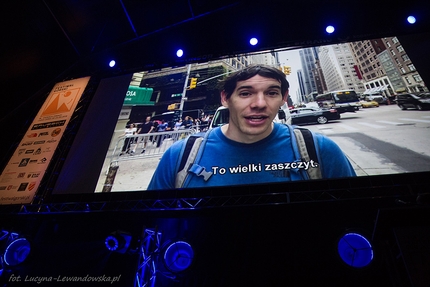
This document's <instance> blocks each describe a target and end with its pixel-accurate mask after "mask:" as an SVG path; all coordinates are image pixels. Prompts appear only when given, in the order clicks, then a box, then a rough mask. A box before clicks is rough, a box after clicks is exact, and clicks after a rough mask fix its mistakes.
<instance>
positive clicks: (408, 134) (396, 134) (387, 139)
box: [306, 105, 430, 176]
mask: <svg viewBox="0 0 430 287" xmlns="http://www.w3.org/2000/svg"><path fill="white" fill-rule="evenodd" d="M306 127H307V128H308V129H310V130H312V131H315V132H319V133H322V134H325V135H326V136H328V137H329V138H331V139H333V140H334V141H335V142H336V143H337V144H338V145H339V146H340V147H341V149H342V150H343V151H344V152H345V154H346V155H347V156H348V158H349V159H350V160H351V163H352V164H353V166H354V169H355V170H356V172H357V174H358V175H359V176H361V175H378V174H389V173H399V172H418V171H428V170H430V149H429V148H428V146H429V143H430V111H418V110H406V111H403V110H400V109H399V108H398V107H397V106H396V105H390V106H385V105H384V106H380V107H378V108H367V109H361V110H360V111H358V112H356V113H344V114H342V117H341V120H339V121H333V122H330V123H327V124H325V125H307V126H306Z"/></svg>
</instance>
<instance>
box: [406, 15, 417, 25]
mask: <svg viewBox="0 0 430 287" xmlns="http://www.w3.org/2000/svg"><path fill="white" fill-rule="evenodd" d="M407 20H408V23H409V24H415V22H417V19H416V18H415V17H414V16H409V17H408V18H407Z"/></svg>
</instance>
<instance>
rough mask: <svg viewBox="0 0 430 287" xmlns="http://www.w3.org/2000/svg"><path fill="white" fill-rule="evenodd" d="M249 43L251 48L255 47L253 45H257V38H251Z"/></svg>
mask: <svg viewBox="0 0 430 287" xmlns="http://www.w3.org/2000/svg"><path fill="white" fill-rule="evenodd" d="M249 43H250V44H251V45H252V46H255V45H257V44H258V39H257V38H255V37H254V38H251V40H249Z"/></svg>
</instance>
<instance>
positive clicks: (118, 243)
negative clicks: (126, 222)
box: [105, 231, 132, 253]
mask: <svg viewBox="0 0 430 287" xmlns="http://www.w3.org/2000/svg"><path fill="white" fill-rule="evenodd" d="M131 239H132V236H131V234H128V233H125V232H122V231H116V232H113V233H112V234H110V235H109V236H107V237H106V239H105V246H106V248H107V249H108V250H109V251H114V252H118V253H126V252H127V251H128V248H129V247H130V243H131Z"/></svg>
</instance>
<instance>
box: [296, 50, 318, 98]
mask: <svg viewBox="0 0 430 287" xmlns="http://www.w3.org/2000/svg"><path fill="white" fill-rule="evenodd" d="M299 53H300V61H301V63H302V76H303V87H304V91H303V95H308V94H310V93H311V92H315V91H317V87H316V83H315V78H314V74H313V71H314V70H315V62H316V57H317V55H316V49H315V47H312V48H305V49H302V50H300V51H299Z"/></svg>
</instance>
